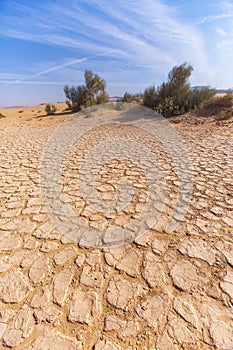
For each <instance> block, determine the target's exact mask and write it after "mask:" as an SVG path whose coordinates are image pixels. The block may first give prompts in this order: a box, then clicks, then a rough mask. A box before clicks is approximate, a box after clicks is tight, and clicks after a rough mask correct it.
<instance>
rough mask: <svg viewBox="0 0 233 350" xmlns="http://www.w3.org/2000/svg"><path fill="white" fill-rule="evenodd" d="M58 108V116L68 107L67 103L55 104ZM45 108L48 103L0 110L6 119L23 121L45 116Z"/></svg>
mask: <svg viewBox="0 0 233 350" xmlns="http://www.w3.org/2000/svg"><path fill="white" fill-rule="evenodd" d="M53 104H54V105H55V106H56V109H57V111H56V114H59V113H61V112H63V111H64V110H65V108H66V107H67V105H66V103H65V102H60V103H53ZM45 106H46V103H44V104H40V105H37V106H27V107H9V108H0V113H2V114H3V115H5V116H6V117H20V118H22V119H28V118H33V117H40V116H45V115H46V112H45Z"/></svg>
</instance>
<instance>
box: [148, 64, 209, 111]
mask: <svg viewBox="0 0 233 350" xmlns="http://www.w3.org/2000/svg"><path fill="white" fill-rule="evenodd" d="M192 70H193V68H192V66H191V65H187V63H184V64H182V65H180V66H175V67H173V68H172V70H171V71H170V73H169V74H168V80H167V82H164V83H162V84H161V85H160V86H159V87H157V89H156V88H155V86H151V87H149V88H147V89H146V90H145V91H144V97H143V104H144V106H146V107H148V108H152V109H153V110H155V111H156V112H158V113H160V114H162V115H163V116H164V117H170V116H172V115H179V114H183V113H186V112H189V111H190V110H193V109H195V108H197V107H199V106H200V105H201V104H202V103H203V102H204V101H206V100H209V99H210V98H211V97H213V96H214V94H215V90H214V89H211V88H209V87H205V88H203V89H194V90H192V89H191V88H190V84H189V81H188V80H189V77H190V75H191V72H192Z"/></svg>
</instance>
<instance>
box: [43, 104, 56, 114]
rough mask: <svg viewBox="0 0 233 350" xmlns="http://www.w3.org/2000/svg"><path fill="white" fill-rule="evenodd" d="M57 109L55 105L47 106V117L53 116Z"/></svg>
mask: <svg viewBox="0 0 233 350" xmlns="http://www.w3.org/2000/svg"><path fill="white" fill-rule="evenodd" d="M56 110H57V109H56V107H55V106H54V105H51V104H49V103H48V104H47V105H46V106H45V112H46V113H47V115H52V114H54V113H55V112H56Z"/></svg>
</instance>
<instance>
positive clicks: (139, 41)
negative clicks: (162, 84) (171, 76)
mask: <svg viewBox="0 0 233 350" xmlns="http://www.w3.org/2000/svg"><path fill="white" fill-rule="evenodd" d="M25 3H27V2H25ZM9 4H11V5H12V6H14V9H16V10H17V12H18V14H19V15H18V16H17V17H14V18H12V17H11V16H10V15H8V16H5V18H4V22H3V24H4V25H3V26H2V28H3V29H2V34H3V35H5V36H8V37H12V38H17V39H23V40H29V41H33V42H39V43H44V44H49V45H55V46H58V47H63V48H64V52H66V51H67V54H66V56H68V55H70V51H69V50H70V49H72V52H73V53H77V56H78V57H80V55H81V56H83V58H81V59H80V58H77V59H74V60H73V61H68V62H67V61H66V59H65V57H64V60H61V62H57V63H56V64H54V66H51V65H50V64H49V65H48V67H44V69H42V70H39V71H37V70H35V71H34V72H33V73H32V74H29V75H28V77H27V78H23V79H22V80H23V81H25V80H28V81H31V80H33V81H34V78H39V77H40V76H42V75H43V76H48V79H50V80H51V75H52V74H53V72H56V74H57V75H58V78H57V79H59V74H60V73H59V72H66V73H71V71H69V72H67V69H68V68H69V67H71V66H74V65H76V64H79V63H80V64H82V63H83V62H84V61H83V60H86V61H85V62H86V63H87V66H88V64H89V63H92V65H93V67H98V65H99V67H101V68H100V70H103V71H104V72H105V73H106V76H109V77H111V75H112V79H114V78H115V77H116V76H117V74H118V75H119V72H120V70H121V69H123V70H124V72H125V71H128V72H131V74H135V71H137V70H138V72H139V73H140V72H141V71H142V69H145V68H146V69H147V70H148V71H150V72H151V74H150V76H151V79H152V76H153V74H154V76H156V75H158V74H159V75H160V74H162V73H163V72H164V71H165V72H166V74H167V71H168V69H170V68H171V66H172V65H175V64H180V63H183V62H184V61H188V62H190V63H191V64H193V65H194V67H195V68H196V69H197V68H198V70H199V71H200V74H201V73H204V72H205V74H207V73H206V72H207V71H210V67H209V64H208V59H207V54H206V51H205V46H204V43H203V38H202V35H201V33H200V32H199V30H198V29H197V28H196V26H195V25H192V24H190V23H187V22H186V21H184V20H181V19H180V14H179V13H178V12H177V11H178V10H177V9H175V8H174V7H172V6H168V5H165V4H164V3H163V2H162V1H161V0H141V1H140V2H139V1H136V0H128V1H125V0H118V1H117V2H112V1H109V0H101V1H97V0H90V1H89V2H88V3H86V5H88V6H89V7H92V8H93V9H94V11H89V10H88V9H87V8H86V7H85V6H86V5H85V3H84V5H85V6H84V5H83V3H82V2H80V1H78V0H73V1H70V2H67V3H65V2H64V1H59V0H58V1H56V3H53V2H52V3H50V5H49V7H47V8H46V9H44V8H43V3H42V2H39V3H37V2H36V3H34V4H33V6H32V7H29V6H27V5H25V4H24V1H20V2H19V1H14V2H12V1H11V0H9ZM9 24H10V25H9ZM73 56H75V55H73ZM101 57H102V58H103V60H104V61H105V66H106V67H102V65H101V63H102V62H98V58H101ZM35 69H36V65H35ZM93 69H94V68H93ZM114 69H115V71H114ZM61 75H63V76H64V74H61ZM129 75H130V74H129ZM69 77H70V75H68V77H67V78H68V79H69ZM138 77H139V74H138ZM54 78H55V77H54ZM138 79H139V78H138ZM141 79H143V77H141ZM15 80H19V79H15ZM55 80H56V79H55ZM71 80H72V79H71ZM38 82H39V79H38Z"/></svg>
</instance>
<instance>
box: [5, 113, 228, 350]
mask: <svg viewBox="0 0 233 350" xmlns="http://www.w3.org/2000/svg"><path fill="white" fill-rule="evenodd" d="M22 109H23V108H21V109H20V110H22ZM28 109H29V108H28ZM32 109H33V110H34V111H35V112H30V113H34V114H36V115H32V114H30V115H29V114H27V112H26V109H24V112H22V113H18V111H17V110H15V114H14V113H13V114H12V116H10V115H9V114H7V113H8V112H7V110H1V112H2V113H3V114H5V115H8V116H7V118H3V119H1V120H0V153H1V157H0V176H1V181H0V188H1V192H0V212H1V217H0V232H1V236H0V272H1V279H0V310H1V311H0V338H1V345H0V346H1V348H2V349H7V348H12V349H18V350H38V349H40V350H52V349H53V350H54V349H55V350H73V349H75V350H78V349H95V350H120V349H127V350H134V349H141V350H146V349H150V350H153V349H158V350H180V349H186V350H194V349H195V350H196V349H203V350H210V349H221V350H231V349H233V312H232V310H233V309H232V307H233V191H232V190H233V183H232V170H233V169H232V168H233V154H232V149H233V137H232V135H233V134H232V131H233V123H232V120H229V121H226V122H218V123H216V121H215V120H214V118H208V119H205V120H203V119H200V120H199V119H197V118H196V119H194V118H193V119H192V118H191V117H190V122H189V123H188V122H187V121H185V120H184V119H183V118H180V119H179V118H177V119H176V120H174V119H173V120H171V122H172V127H173V128H175V129H176V130H177V131H178V132H179V133H180V135H181V136H182V139H183V140H184V142H185V145H186V147H187V149H188V151H189V154H190V157H191V159H192V164H193V176H194V180H193V186H194V187H193V193H192V201H191V203H190V205H189V206H188V213H187V215H186V217H185V218H182V215H181V216H180V217H179V215H178V217H177V218H176V219H177V222H179V220H181V222H180V224H179V226H178V227H177V228H176V230H175V231H174V232H173V233H169V234H168V233H166V232H165V222H166V218H167V216H169V214H170V212H171V211H172V209H173V203H174V196H175V194H176V193H177V176H176V174H175V170H174V168H173V165H172V160H171V159H169V155H168V154H167V153H166V151H164V150H163V149H162V148H161V149H159V148H158V147H157V146H158V145H156V143H155V141H154V140H153V138H150V137H149V136H148V135H147V134H143V133H142V134H138V132H137V129H135V127H134V126H133V125H132V123H128V122H122V123H119V122H118V123H117V122H116V123H114V122H111V123H110V124H109V125H106V126H103V127H100V128H94V130H91V131H90V132H89V133H87V134H85V135H84V136H83V137H82V138H81V139H80V140H79V142H78V143H77V145H75V146H74V147H73V149H72V151H71V152H70V154H69V155H68V156H67V159H66V162H65V163H64V167H63V170H62V171H63V188H64V193H65V195H66V201H67V202H69V203H70V205H71V206H72V208H73V210H74V212H75V213H76V215H77V217H80V218H82V220H83V222H84V223H86V224H87V225H89V227H94V228H96V229H97V230H98V229H102V228H107V227H108V225H110V224H111V225H113V226H115V227H116V230H117V229H119V228H121V227H123V225H124V224H125V223H126V222H128V221H129V220H133V219H134V218H135V219H136V218H137V216H138V215H139V214H140V212H141V211H143V208H144V205H145V201H146V195H147V190H148V188H147V182H146V176H145V174H144V173H143V171H142V169H141V168H140V167H139V166H137V165H135V164H132V162H130V161H121V160H120V159H117V157H116V159H115V160H114V161H112V162H107V163H104V162H103V164H102V166H101V168H100V171H99V173H98V178H97V180H96V184H97V190H98V192H99V194H100V196H101V198H102V200H103V202H105V201H106V202H108V201H111V200H112V199H113V198H115V195H116V186H117V183H118V181H119V180H120V179H121V178H122V177H127V178H128V179H129V181H130V182H131V184H132V185H133V187H134V188H135V193H134V197H133V199H132V203H131V204H130V205H129V206H127V208H124V209H123V210H122V211H119V212H117V213H115V214H114V215H113V214H105V215H103V214H101V213H100V212H97V211H96V210H93V209H92V208H91V206H90V205H88V204H87V203H85V200H84V198H82V194H81V191H80V188H79V182H78V180H77V174H78V171H79V167H80V164H81V160H82V159H83V157H84V155H85V153H86V151H87V150H89V149H92V148H93V147H94V146H95V145H96V144H97V143H98V142H100V141H102V140H107V139H114V138H119V137H120V138H125V139H127V138H128V139H130V140H134V141H135V140H136V142H137V143H138V144H139V143H140V142H141V143H142V144H143V145H144V146H145V147H147V148H148V150H150V152H152V153H153V152H154V155H155V157H156V158H157V160H158V162H159V164H160V166H161V171H162V173H163V174H164V178H165V181H166V184H167V196H166V198H165V199H161V200H162V201H163V204H165V205H163V206H161V205H160V204H161V203H160V202H159V201H158V200H157V201H156V202H155V203H154V204H155V207H156V210H157V212H158V215H160V216H159V217H160V219H159V220H158V222H157V223H156V224H155V223H154V222H153V221H151V220H148V222H147V226H148V232H147V234H145V235H144V236H140V237H133V238H132V239H133V242H129V243H127V244H126V243H125V244H122V245H120V246H116V247H115V246H109V247H101V248H98V247H87V245H88V244H85V243H86V241H85V240H83V242H81V241H80V242H78V243H77V242H73V241H71V240H70V239H68V238H67V237H66V236H64V235H63V234H62V233H61V232H60V231H59V229H58V228H57V227H55V226H54V224H53V223H52V221H51V219H50V217H49V216H48V214H47V212H46V208H45V206H44V205H43V203H42V198H41V191H40V177H39V169H40V161H41V156H42V152H43V150H44V148H45V145H46V142H47V140H48V138H49V136H50V135H52V133H53V132H54V130H55V129H56V127H57V126H59V125H61V124H62V122H63V121H64V120H66V118H68V117H67V116H66V115H55V116H52V117H50V116H49V117H46V116H45V117H41V116H40V113H41V114H43V113H42V112H38V111H39V110H40V106H37V107H34V108H31V107H30V109H29V110H30V111H31V110H32ZM41 110H42V108H41ZM16 112H17V113H16ZM109 113H110V112H109V111H108V112H106V111H102V112H101V117H102V118H108V117H109ZM113 113H115V115H117V113H120V112H117V111H114V112H113ZM37 116H39V117H38V118H37ZM94 118H95V115H94V114H93V115H92V116H91V117H90V118H87V119H86V123H89V124H90V125H91V123H92V120H94ZM174 121H176V122H174ZM177 121H178V123H177ZM110 151H111V149H110ZM94 161H95V160H94V159H93V167H94V165H95V164H94ZM90 172H91V169H90ZM82 175H84V176H85V175H86V173H85V172H84V173H83V174H82ZM126 194H127V193H126ZM150 219H151V218H150ZM84 238H85V237H84ZM111 238H112V239H114V235H113V236H112V237H111ZM104 239H106V241H107V238H106V237H105V236H104Z"/></svg>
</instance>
